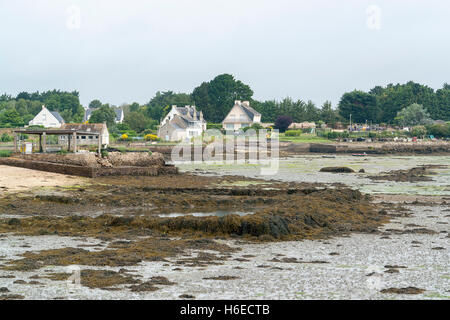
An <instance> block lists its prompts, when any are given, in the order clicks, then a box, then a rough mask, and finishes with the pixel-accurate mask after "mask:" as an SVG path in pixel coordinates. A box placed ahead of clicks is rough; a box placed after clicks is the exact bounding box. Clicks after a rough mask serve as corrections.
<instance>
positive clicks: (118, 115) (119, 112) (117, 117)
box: [114, 108, 125, 123]
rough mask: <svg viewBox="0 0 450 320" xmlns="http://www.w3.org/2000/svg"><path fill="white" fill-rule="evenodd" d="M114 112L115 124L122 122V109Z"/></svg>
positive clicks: (123, 115) (123, 116)
mask: <svg viewBox="0 0 450 320" xmlns="http://www.w3.org/2000/svg"><path fill="white" fill-rule="evenodd" d="M114 111H115V112H116V123H122V122H123V118H125V114H124V113H123V109H122V108H117V109H114Z"/></svg>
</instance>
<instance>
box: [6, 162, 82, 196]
mask: <svg viewBox="0 0 450 320" xmlns="http://www.w3.org/2000/svg"><path fill="white" fill-rule="evenodd" d="M85 182H86V179H84V178H80V177H74V176H68V175H64V174H58V173H50V172H43V171H36V170H30V169H24V168H16V167H9V166H1V165H0V192H1V193H3V192H5V191H7V192H16V191H25V190H29V189H31V188H34V187H54V186H68V185H80V184H83V183H85Z"/></svg>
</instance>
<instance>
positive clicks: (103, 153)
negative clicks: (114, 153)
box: [100, 149, 108, 158]
mask: <svg viewBox="0 0 450 320" xmlns="http://www.w3.org/2000/svg"><path fill="white" fill-rule="evenodd" d="M100 154H101V156H102V158H107V157H108V151H107V150H106V149H102V150H100Z"/></svg>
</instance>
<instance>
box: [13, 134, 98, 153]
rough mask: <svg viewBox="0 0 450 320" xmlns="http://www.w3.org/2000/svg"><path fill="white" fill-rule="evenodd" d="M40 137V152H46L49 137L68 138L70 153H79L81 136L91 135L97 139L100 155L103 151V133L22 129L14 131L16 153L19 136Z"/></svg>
mask: <svg viewBox="0 0 450 320" xmlns="http://www.w3.org/2000/svg"><path fill="white" fill-rule="evenodd" d="M19 134H24V135H25V134H26V135H38V136H39V152H43V153H45V152H46V146H47V136H50V135H56V136H67V145H68V148H67V150H68V151H73V152H74V153H76V152H77V139H78V137H80V136H83V135H84V136H86V135H91V136H95V137H97V140H98V153H99V154H100V153H101V149H102V133H101V132H91V131H89V132H88V131H83V130H75V129H20V130H15V131H14V151H15V152H16V153H17V152H19V141H18V135H19Z"/></svg>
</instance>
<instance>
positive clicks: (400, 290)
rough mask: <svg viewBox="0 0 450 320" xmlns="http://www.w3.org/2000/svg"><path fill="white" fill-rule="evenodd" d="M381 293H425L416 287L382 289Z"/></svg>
mask: <svg viewBox="0 0 450 320" xmlns="http://www.w3.org/2000/svg"><path fill="white" fill-rule="evenodd" d="M380 292H381V293H395V294H420V293H423V292H425V289H420V288H416V287H406V288H389V289H383V290H381V291H380Z"/></svg>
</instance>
